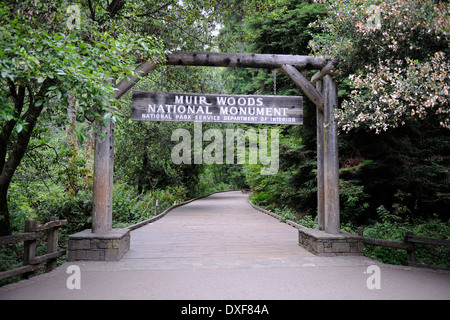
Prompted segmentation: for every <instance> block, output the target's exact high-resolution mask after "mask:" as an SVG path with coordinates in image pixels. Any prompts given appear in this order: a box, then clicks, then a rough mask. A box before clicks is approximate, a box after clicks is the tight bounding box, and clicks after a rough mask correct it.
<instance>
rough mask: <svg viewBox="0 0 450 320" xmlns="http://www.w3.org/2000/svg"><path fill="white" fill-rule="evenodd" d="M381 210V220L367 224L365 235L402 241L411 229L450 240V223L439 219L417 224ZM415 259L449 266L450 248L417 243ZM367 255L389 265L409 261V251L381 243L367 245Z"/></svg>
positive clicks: (423, 235) (365, 252) (420, 234)
mask: <svg viewBox="0 0 450 320" xmlns="http://www.w3.org/2000/svg"><path fill="white" fill-rule="evenodd" d="M378 212H379V213H380V214H381V215H382V217H381V219H382V221H381V222H377V223H375V224H373V225H370V226H366V227H364V237H367V238H376V239H384V240H394V241H403V240H404V238H405V235H406V232H412V233H413V234H414V235H416V236H420V237H427V238H434V239H449V238H450V223H449V221H447V222H443V221H441V220H439V219H431V220H428V221H420V222H418V223H416V224H411V223H409V222H402V221H401V218H399V217H398V216H397V215H395V214H390V213H389V211H387V210H386V208H384V207H380V208H379V209H378ZM414 249H415V256H416V262H418V263H423V264H429V265H436V266H443V267H446V268H449V267H450V248H449V247H443V246H431V245H424V244H414ZM364 254H365V255H366V256H368V257H370V258H372V259H375V260H379V261H382V262H385V263H390V264H399V265H402V264H404V263H405V261H406V251H405V250H398V249H392V248H384V247H378V246H368V245H366V246H364Z"/></svg>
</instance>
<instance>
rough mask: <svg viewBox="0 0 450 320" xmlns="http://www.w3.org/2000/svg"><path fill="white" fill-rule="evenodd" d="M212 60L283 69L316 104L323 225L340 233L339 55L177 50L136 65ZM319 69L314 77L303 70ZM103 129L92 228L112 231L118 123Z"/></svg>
mask: <svg viewBox="0 0 450 320" xmlns="http://www.w3.org/2000/svg"><path fill="white" fill-rule="evenodd" d="M160 64H161V65H162V64H165V65H182V66H209V67H232V68H266V69H280V70H281V71H282V72H283V73H284V74H285V75H287V76H288V77H289V78H291V79H292V81H293V82H294V83H295V85H296V86H297V87H298V88H300V89H301V91H302V92H303V93H304V94H305V95H306V96H307V97H308V98H309V99H310V100H311V101H312V102H313V103H314V104H315V105H316V106H317V186H318V192H317V198H318V222H319V230H323V231H324V232H326V233H327V234H331V235H337V234H339V232H340V219H339V161H338V135H337V127H336V123H335V121H334V116H333V111H334V110H335V109H336V108H337V103H338V99H337V85H336V82H335V80H334V79H333V77H332V73H331V71H332V69H333V67H334V66H335V65H336V64H337V61H336V60H331V59H327V58H324V57H314V56H303V55H276V54H245V53H213V52H174V53H170V54H167V55H166V59H165V61H147V62H144V63H143V64H142V65H140V66H139V67H138V68H137V69H136V70H135V71H136V73H137V74H139V75H140V76H141V77H143V76H146V75H147V74H148V73H149V72H150V71H152V70H153V69H154V68H155V67H156V66H158V65H160ZM302 70H318V72H317V73H316V74H315V75H314V76H313V77H312V79H311V81H309V80H307V79H306V78H305V76H304V75H303V74H302V73H301V72H300V71H302ZM138 81H139V78H138V77H128V78H127V79H124V80H122V81H120V82H119V83H118V84H117V85H116V89H117V91H116V98H117V99H118V98H120V97H121V96H122V95H124V94H125V93H126V92H128V91H129V90H130V89H131V88H132V87H133V86H134V85H135V84H136V83H137V82H138ZM103 133H104V135H103V136H105V135H106V138H102V136H101V135H98V136H97V138H96V144H95V160H94V206H93V219H92V234H100V235H102V234H103V235H105V234H108V233H111V231H112V190H113V167H114V127H113V124H112V123H109V125H107V126H106V127H103Z"/></svg>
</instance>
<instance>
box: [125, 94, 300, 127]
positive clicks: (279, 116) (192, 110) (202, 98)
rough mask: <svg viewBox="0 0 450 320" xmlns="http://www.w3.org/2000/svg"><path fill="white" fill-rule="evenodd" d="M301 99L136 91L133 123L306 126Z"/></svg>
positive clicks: (295, 97) (297, 97)
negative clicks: (167, 122)
mask: <svg viewBox="0 0 450 320" xmlns="http://www.w3.org/2000/svg"><path fill="white" fill-rule="evenodd" d="M302 106H303V100H302V97H299V96H294V97H293V96H254V95H223V94H198V93H165V92H148V91H133V106H132V107H133V108H132V109H133V110H132V120H137V121H179V122H221V123H263V124H297V125H299V124H303V109H302Z"/></svg>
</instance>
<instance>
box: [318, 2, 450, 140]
mask: <svg viewBox="0 0 450 320" xmlns="http://www.w3.org/2000/svg"><path fill="white" fill-rule="evenodd" d="M321 2H325V4H326V5H327V8H328V16H327V18H326V19H324V20H322V21H321V22H319V26H320V27H321V28H322V29H323V33H322V34H320V35H316V36H313V40H312V41H311V42H310V46H311V48H312V49H313V51H314V52H316V53H317V54H321V55H326V56H330V57H336V58H340V59H341V64H340V66H339V70H338V71H339V73H338V74H339V75H340V76H341V77H343V78H345V77H347V78H348V79H349V84H350V87H351V90H350V93H349V95H348V96H346V97H344V100H343V102H342V105H341V108H340V109H339V110H337V112H336V115H335V116H336V118H337V121H338V125H339V127H340V128H341V129H343V130H344V131H347V132H348V131H350V130H351V129H354V128H359V127H365V128H368V129H370V130H374V131H375V132H377V133H379V132H380V131H383V130H384V131H386V130H387V129H388V128H390V127H397V126H399V125H403V124H405V123H406V122H407V121H411V120H417V119H424V118H428V117H436V118H437V120H438V122H439V123H440V124H441V126H443V127H446V128H450V120H449V90H450V77H449V75H450V74H449V71H450V62H449V55H450V50H449V40H450V33H449V32H450V4H449V3H448V2H444V1H442V2H439V1H430V0H387V1H383V2H380V1H363V0H361V1H357V0H356V1H349V0H342V1H337V2H334V1H321Z"/></svg>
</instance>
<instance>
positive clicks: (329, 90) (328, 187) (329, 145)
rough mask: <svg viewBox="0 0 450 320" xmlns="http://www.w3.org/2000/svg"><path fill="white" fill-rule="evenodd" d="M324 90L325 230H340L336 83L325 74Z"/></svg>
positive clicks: (334, 232) (334, 231) (335, 232)
mask: <svg viewBox="0 0 450 320" xmlns="http://www.w3.org/2000/svg"><path fill="white" fill-rule="evenodd" d="M323 92H324V128H325V131H324V140H325V143H324V150H325V152H324V174H325V232H328V233H331V234H338V233H339V232H340V218H339V157H338V135H337V125H336V122H335V120H334V115H333V113H334V110H336V109H337V104H338V98H337V85H336V82H335V81H334V79H333V78H332V77H331V76H329V75H326V76H324V78H323Z"/></svg>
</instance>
